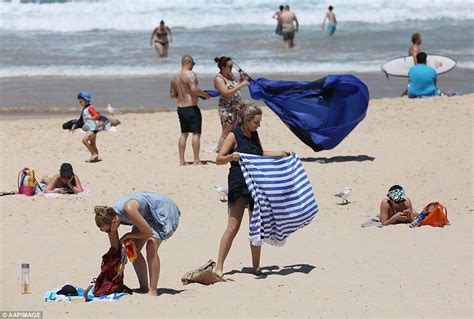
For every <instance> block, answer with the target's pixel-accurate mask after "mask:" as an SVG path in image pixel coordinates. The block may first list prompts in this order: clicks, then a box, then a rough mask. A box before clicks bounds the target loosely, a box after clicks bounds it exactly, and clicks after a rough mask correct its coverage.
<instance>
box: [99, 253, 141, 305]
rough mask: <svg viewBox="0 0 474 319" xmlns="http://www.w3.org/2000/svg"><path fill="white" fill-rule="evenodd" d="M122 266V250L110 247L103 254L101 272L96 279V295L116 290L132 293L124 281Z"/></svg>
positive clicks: (107, 293)
mask: <svg viewBox="0 0 474 319" xmlns="http://www.w3.org/2000/svg"><path fill="white" fill-rule="evenodd" d="M121 267H122V264H121V251H120V250H119V249H115V248H113V247H110V249H109V251H108V252H107V253H106V254H105V255H103V256H102V265H101V266H100V274H99V276H97V278H96V279H95V283H94V296H95V297H101V296H104V295H109V294H112V293H115V292H127V293H129V294H132V290H131V289H130V288H128V287H127V286H125V285H124V283H123V269H121Z"/></svg>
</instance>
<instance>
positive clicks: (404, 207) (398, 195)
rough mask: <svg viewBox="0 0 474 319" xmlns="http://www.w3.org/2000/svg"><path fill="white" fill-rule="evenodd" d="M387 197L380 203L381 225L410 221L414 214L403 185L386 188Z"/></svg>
mask: <svg viewBox="0 0 474 319" xmlns="http://www.w3.org/2000/svg"><path fill="white" fill-rule="evenodd" d="M387 197H388V198H386V199H384V200H382V203H380V222H381V223H382V225H384V226H387V225H390V224H402V223H404V224H406V223H411V222H412V221H413V219H414V218H415V217H416V214H415V212H414V209H413V206H412V204H411V201H410V199H409V198H408V197H407V196H406V194H405V190H404V189H403V187H401V186H400V185H393V186H392V187H390V189H389V190H388V193H387Z"/></svg>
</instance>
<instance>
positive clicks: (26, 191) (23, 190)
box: [18, 167, 41, 196]
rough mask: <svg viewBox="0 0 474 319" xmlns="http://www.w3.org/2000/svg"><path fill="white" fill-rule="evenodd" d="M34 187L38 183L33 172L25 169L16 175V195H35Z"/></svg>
mask: <svg viewBox="0 0 474 319" xmlns="http://www.w3.org/2000/svg"><path fill="white" fill-rule="evenodd" d="M36 185H39V183H38V181H37V180H36V178H35V171H34V170H32V169H30V168H28V167H25V168H24V169H22V170H21V171H20V172H19V173H18V194H23V195H26V196H34V195H36ZM39 189H41V187H39Z"/></svg>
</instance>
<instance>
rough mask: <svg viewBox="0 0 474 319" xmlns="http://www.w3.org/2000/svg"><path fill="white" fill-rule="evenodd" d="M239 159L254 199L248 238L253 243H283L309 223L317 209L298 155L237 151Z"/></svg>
mask: <svg viewBox="0 0 474 319" xmlns="http://www.w3.org/2000/svg"><path fill="white" fill-rule="evenodd" d="M239 163H240V168H241V169H242V173H243V175H244V179H245V183H246V184H247V187H248V189H249V192H250V194H251V196H252V198H253V200H254V207H253V212H252V218H251V220H250V226H249V240H250V242H251V243H252V245H256V246H260V245H262V243H263V242H265V243H267V244H271V245H276V246H282V245H284V244H285V241H286V238H287V237H288V236H289V235H290V234H292V233H294V232H295V231H296V230H298V229H299V228H302V227H304V226H306V225H308V224H309V223H310V222H311V220H313V218H314V216H315V215H316V213H317V212H318V210H319V208H318V204H317V203H316V198H315V197H314V194H313V188H312V187H311V184H310V182H309V180H308V176H307V175H306V171H305V170H304V167H303V165H302V164H301V162H300V158H299V156H298V155H296V154H292V155H291V156H288V157H272V156H258V155H250V154H244V153H240V162H239Z"/></svg>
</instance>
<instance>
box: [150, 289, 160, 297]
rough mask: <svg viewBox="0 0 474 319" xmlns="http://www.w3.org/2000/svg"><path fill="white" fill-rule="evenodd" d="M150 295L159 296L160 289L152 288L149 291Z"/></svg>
mask: <svg viewBox="0 0 474 319" xmlns="http://www.w3.org/2000/svg"><path fill="white" fill-rule="evenodd" d="M148 296H155V297H156V296H158V290H155V289H153V290H152V289H150V291H149V292H148Z"/></svg>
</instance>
